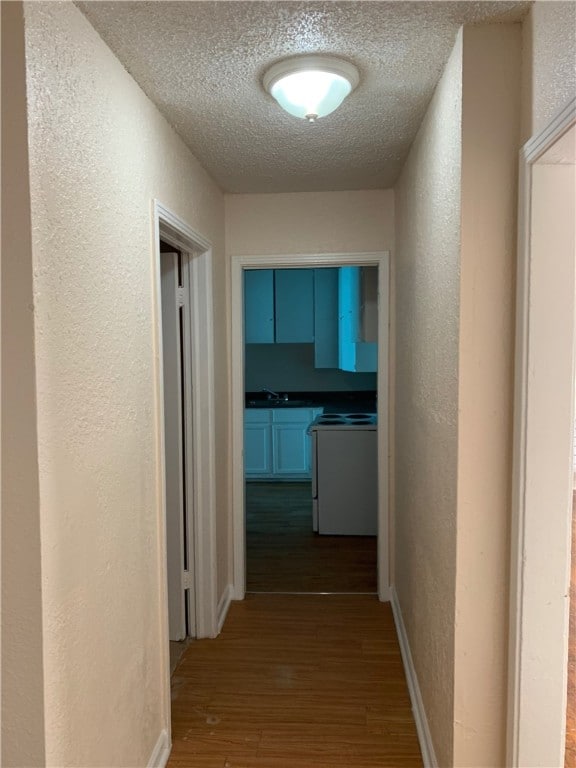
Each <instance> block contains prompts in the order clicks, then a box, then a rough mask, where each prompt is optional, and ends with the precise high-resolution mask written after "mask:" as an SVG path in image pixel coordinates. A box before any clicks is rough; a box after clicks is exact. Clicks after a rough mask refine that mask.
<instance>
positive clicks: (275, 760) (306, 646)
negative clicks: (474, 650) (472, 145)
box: [168, 595, 422, 768]
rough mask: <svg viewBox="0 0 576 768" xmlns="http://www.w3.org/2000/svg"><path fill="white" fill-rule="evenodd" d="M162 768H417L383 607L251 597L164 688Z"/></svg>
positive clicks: (332, 599)
mask: <svg viewBox="0 0 576 768" xmlns="http://www.w3.org/2000/svg"><path fill="white" fill-rule="evenodd" d="M172 691H173V695H172V698H173V701H172V741H173V744H174V747H173V750H172V754H171V757H170V760H169V762H168V768H357V767H358V768H359V767H360V766H361V767H362V768H376V767H379V768H385V767H386V766H388V767H390V768H407V767H414V768H416V766H418V767H420V766H422V759H421V755H420V749H419V746H418V740H417V736H416V728H415V725H414V720H413V717H412V712H411V707H410V699H409V695H408V690H407V686H406V680H405V677H404V671H403V667H402V660H401V657H400V650H399V647H398V641H397V639H396V631H395V628H394V621H393V618H392V612H391V609H390V605H389V604H382V603H379V602H378V600H377V598H376V597H375V596H367V595H249V596H248V597H247V598H246V600H245V601H243V602H238V603H233V604H232V606H231V608H230V612H229V614H228V618H227V619H226V623H225V625H224V629H223V631H222V633H221V635H219V637H217V638H216V639H215V640H198V641H196V642H195V643H193V644H192V645H191V646H190V648H188V650H187V651H186V652H185V654H184V656H183V658H182V660H181V662H180V664H179V666H178V667H177V669H176V672H175V675H174V676H173V678H172Z"/></svg>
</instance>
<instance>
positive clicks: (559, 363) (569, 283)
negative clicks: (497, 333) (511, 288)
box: [507, 100, 576, 766]
mask: <svg viewBox="0 0 576 768" xmlns="http://www.w3.org/2000/svg"><path fill="white" fill-rule="evenodd" d="M575 163H576V100H573V101H572V102H571V103H570V104H568V105H567V106H566V108H565V109H564V110H563V111H562V112H561V113H560V114H559V115H558V116H557V117H556V119H555V120H554V121H552V123H550V125H548V126H546V128H545V129H544V130H543V131H542V133H540V134H539V135H538V136H536V137H534V138H533V139H531V140H530V141H529V142H528V143H527V144H526V146H525V147H524V148H523V150H522V153H521V163H520V228H519V233H520V243H519V249H518V253H519V260H518V300H517V305H518V318H517V327H518V336H517V344H516V347H517V360H516V370H517V379H516V397H515V401H516V413H515V446H514V453H515V456H514V460H515V461H514V463H515V466H514V477H513V482H514V486H513V488H514V498H513V513H514V519H513V529H512V530H513V539H512V542H513V551H512V572H511V617H510V618H511V621H510V625H511V632H510V664H509V668H510V696H509V702H510V704H509V732H508V759H507V764H509V765H511V766H522V765H528V764H530V765H564V757H565V746H566V745H565V735H566V704H567V678H568V636H569V591H570V590H569V587H570V558H571V553H570V550H571V523H572V498H573V453H572V452H573V426H574V364H575V349H576V292H575V276H576V253H575V240H574V233H575V213H574V211H575V210H576V199H575V189H576V177H575V167H576V166H575ZM572 556H574V553H572Z"/></svg>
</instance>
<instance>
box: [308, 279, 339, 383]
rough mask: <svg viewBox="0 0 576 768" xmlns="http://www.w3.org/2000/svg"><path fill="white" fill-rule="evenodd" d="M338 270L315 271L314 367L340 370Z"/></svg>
mask: <svg viewBox="0 0 576 768" xmlns="http://www.w3.org/2000/svg"><path fill="white" fill-rule="evenodd" d="M338 271H339V270H338V268H337V267H323V268H321V269H320V268H318V269H315V270H314V366H315V367H316V368H338V367H339V355H338Z"/></svg>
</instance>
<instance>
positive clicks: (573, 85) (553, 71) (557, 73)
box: [522, 0, 576, 141]
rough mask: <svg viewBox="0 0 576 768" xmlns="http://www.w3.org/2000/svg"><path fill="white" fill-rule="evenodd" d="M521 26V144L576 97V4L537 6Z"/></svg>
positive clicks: (544, 3) (556, 3)
mask: <svg viewBox="0 0 576 768" xmlns="http://www.w3.org/2000/svg"><path fill="white" fill-rule="evenodd" d="M522 26H523V40H522V46H523V51H522V58H523V61H522V70H523V71H522V80H523V93H522V101H523V104H522V141H527V140H528V139H529V138H530V137H531V136H534V135H535V134H537V133H539V132H540V131H541V130H542V129H543V128H545V127H546V125H547V124H548V123H549V122H550V121H551V120H552V118H553V117H554V116H555V115H556V113H557V112H558V111H559V110H560V109H562V107H564V106H565V105H566V104H567V103H568V101H569V100H570V99H573V98H574V97H575V96H576V64H575V62H576V3H575V2H556V1H555V0H549V1H547V2H536V3H534V5H533V6H532V9H531V11H530V13H529V15H528V16H527V17H526V19H525V21H524V23H523V25H522Z"/></svg>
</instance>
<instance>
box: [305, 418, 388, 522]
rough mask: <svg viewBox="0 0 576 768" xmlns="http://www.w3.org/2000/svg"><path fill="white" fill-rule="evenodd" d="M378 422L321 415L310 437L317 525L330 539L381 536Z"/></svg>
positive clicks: (314, 509) (314, 510)
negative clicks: (379, 530) (379, 534)
mask: <svg viewBox="0 0 576 768" xmlns="http://www.w3.org/2000/svg"><path fill="white" fill-rule="evenodd" d="M377 423H378V418H377V415H376V414H375V413H323V414H321V415H320V416H317V417H316V418H315V419H314V421H313V422H312V424H310V426H309V428H308V432H309V434H310V435H311V436H312V499H313V525H314V530H315V531H317V532H318V533H319V534H323V535H329V536H376V535H377V533H378V440H377V435H378V426H377Z"/></svg>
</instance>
